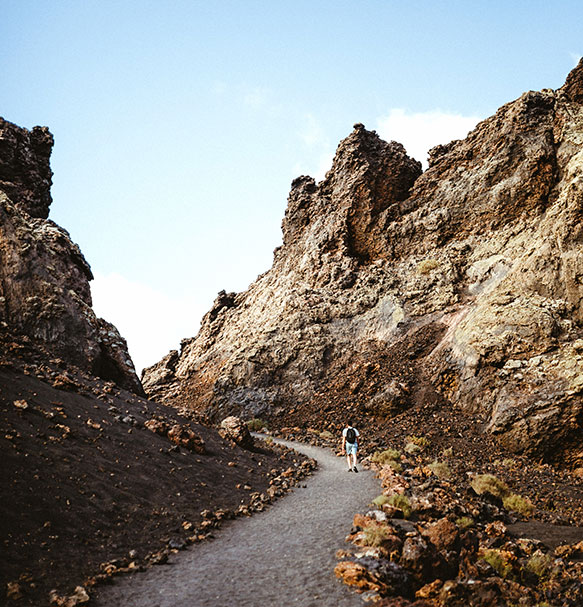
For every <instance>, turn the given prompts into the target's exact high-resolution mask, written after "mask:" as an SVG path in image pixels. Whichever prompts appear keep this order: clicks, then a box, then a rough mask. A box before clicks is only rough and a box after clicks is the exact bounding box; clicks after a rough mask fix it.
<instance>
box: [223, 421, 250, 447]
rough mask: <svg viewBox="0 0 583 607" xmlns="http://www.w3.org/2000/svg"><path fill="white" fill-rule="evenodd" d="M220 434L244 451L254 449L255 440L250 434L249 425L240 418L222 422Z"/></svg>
mask: <svg viewBox="0 0 583 607" xmlns="http://www.w3.org/2000/svg"><path fill="white" fill-rule="evenodd" d="M219 434H220V435H221V436H222V437H223V438H225V439H228V440H232V441H233V442H235V443H237V445H239V446H240V447H243V449H252V448H253V444H254V440H253V437H252V436H251V433H250V432H249V428H248V427H247V424H246V423H245V422H244V421H243V420H242V419H241V418H240V417H235V416H232V415H231V416H229V417H226V418H225V419H224V420H223V421H222V422H221V427H220V429H219Z"/></svg>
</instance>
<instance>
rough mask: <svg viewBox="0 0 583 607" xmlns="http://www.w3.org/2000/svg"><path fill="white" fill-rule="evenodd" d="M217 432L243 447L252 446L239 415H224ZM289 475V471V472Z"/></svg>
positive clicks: (246, 429) (251, 438)
mask: <svg viewBox="0 0 583 607" xmlns="http://www.w3.org/2000/svg"><path fill="white" fill-rule="evenodd" d="M219 434H220V435H221V436H222V437H223V438H226V439H229V440H232V441H233V442H235V443H237V445H239V446H240V447H243V448H244V449H251V448H253V444H254V441H253V437H252V436H251V433H250V432H249V428H248V427H247V424H246V423H245V422H244V421H243V420H242V419H241V418H239V417H234V416H230V417H226V418H225V419H224V420H223V421H222V422H221V428H220V430H219ZM290 475H291V473H290Z"/></svg>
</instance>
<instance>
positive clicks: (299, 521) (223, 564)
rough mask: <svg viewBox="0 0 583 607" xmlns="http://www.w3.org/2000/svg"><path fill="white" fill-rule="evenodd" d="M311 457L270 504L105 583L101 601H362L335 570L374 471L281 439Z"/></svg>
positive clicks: (254, 606) (186, 605) (197, 604)
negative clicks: (165, 559) (293, 483)
mask: <svg viewBox="0 0 583 607" xmlns="http://www.w3.org/2000/svg"><path fill="white" fill-rule="evenodd" d="M280 442H282V443H283V444H286V445H287V446H290V447H293V448H294V449H296V450H297V451H300V452H302V453H304V454H305V455H307V456H309V457H313V458H314V459H316V460H317V461H318V464H319V468H318V470H317V471H316V473H315V474H314V475H313V476H311V477H309V478H308V479H307V480H306V481H305V484H306V485H307V487H306V488H300V487H298V488H296V489H295V490H294V491H293V492H292V493H291V494H289V495H288V496H286V497H284V498H283V499H281V500H279V501H277V502H276V503H275V504H273V505H272V506H271V507H270V508H269V509H268V510H266V511H265V512H262V513H258V514H255V515H254V516H253V517H252V518H249V519H237V520H235V521H232V522H231V523H228V524H225V525H224V526H223V527H222V528H221V530H220V531H218V532H217V533H216V539H214V540H212V541H210V542H205V543H202V544H198V545H194V546H192V547H191V548H189V549H188V550H186V551H184V552H181V553H179V554H176V555H174V556H172V558H171V559H170V563H171V564H170V565H164V566H159V567H154V568H153V569H150V570H149V571H147V572H144V573H136V574H134V575H133V576H129V577H127V578H125V579H121V580H118V581H116V583H115V584H114V585H112V586H109V587H102V588H101V589H100V592H99V594H98V595H97V597H96V601H95V603H92V604H95V605H96V606H97V607H110V606H111V605H124V607H138V606H139V607H178V606H180V607H205V606H209V607H210V606H212V607H222V606H227V605H229V606H230V605H237V606H239V607H258V606H260V605H278V606H281V607H286V606H288V605H290V606H291V605H293V606H302V607H312V606H313V607H328V606H330V607H332V606H334V607H344V606H347V607H348V606H350V607H352V606H357V605H362V600H361V599H360V598H359V596H358V595H356V594H354V593H351V592H350V591H349V590H348V588H347V587H346V586H344V585H343V584H341V583H340V582H339V581H338V580H336V579H335V577H334V566H335V564H336V559H335V556H334V555H335V552H336V550H338V548H342V547H344V546H345V543H344V537H345V536H346V534H347V533H348V531H349V529H350V526H351V521H352V517H353V515H354V513H355V512H357V511H359V510H362V509H363V508H366V506H367V504H368V503H370V501H371V499H373V498H374V497H376V495H377V494H378V493H379V484H378V481H376V480H375V479H374V477H373V474H372V473H371V472H368V471H365V470H360V472H359V473H358V474H355V473H353V472H350V473H349V472H347V471H346V460H345V458H337V457H335V456H334V455H332V454H331V453H330V452H329V451H326V450H324V449H319V448H317V447H311V446H307V445H300V444H297V443H287V442H286V441H280Z"/></svg>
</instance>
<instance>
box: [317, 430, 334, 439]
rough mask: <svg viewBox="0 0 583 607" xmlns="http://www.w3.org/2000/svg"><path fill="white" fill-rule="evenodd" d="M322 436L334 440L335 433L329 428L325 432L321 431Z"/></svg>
mask: <svg viewBox="0 0 583 607" xmlns="http://www.w3.org/2000/svg"><path fill="white" fill-rule="evenodd" d="M320 438H323V439H326V440H334V435H333V434H332V432H330V431H329V430H324V431H323V432H320Z"/></svg>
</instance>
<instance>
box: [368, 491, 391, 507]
mask: <svg viewBox="0 0 583 607" xmlns="http://www.w3.org/2000/svg"><path fill="white" fill-rule="evenodd" d="M371 503H372V504H374V505H375V506H377V507H378V508H382V507H383V506H384V505H385V504H388V503H389V498H388V497H387V496H386V495H383V494H381V495H379V496H377V497H375V498H374V500H373V501H372V502H371Z"/></svg>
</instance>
